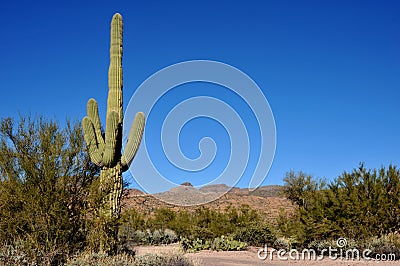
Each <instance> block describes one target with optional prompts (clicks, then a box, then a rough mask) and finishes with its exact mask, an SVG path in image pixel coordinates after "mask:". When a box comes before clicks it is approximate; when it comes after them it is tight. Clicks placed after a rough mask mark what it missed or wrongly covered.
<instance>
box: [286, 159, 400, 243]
mask: <svg viewBox="0 0 400 266" xmlns="http://www.w3.org/2000/svg"><path fill="white" fill-rule="evenodd" d="M284 181H285V185H284V193H285V194H286V196H287V197H288V198H289V199H290V200H291V201H292V202H293V203H294V204H295V205H296V206H297V207H296V210H295V213H294V214H292V215H291V216H290V217H286V218H283V219H280V220H281V221H280V222H279V223H278V227H279V231H280V234H281V235H282V236H285V237H294V238H296V239H298V240H299V242H302V243H303V244H304V245H307V244H309V243H310V242H311V241H314V240H324V239H338V238H339V237H345V238H347V239H355V240H356V241H359V240H363V239H368V238H370V237H373V236H377V237H381V236H384V235H387V234H390V233H392V232H395V231H397V230H398V225H399V224H400V216H399V215H397V213H399V211H400V171H399V170H398V169H397V168H396V167H395V166H392V165H390V166H389V167H388V168H384V167H382V168H381V169H378V170H375V169H373V170H367V169H366V168H365V167H364V165H363V164H361V165H360V167H359V168H357V169H354V170H353V171H352V172H350V173H347V172H344V173H343V174H342V175H341V176H339V177H338V178H336V179H335V180H334V181H332V182H330V183H329V184H328V185H327V184H326V183H325V182H323V181H318V180H314V179H312V178H311V177H309V176H306V175H304V174H302V173H300V174H297V175H296V174H293V173H292V174H289V175H288V176H287V178H285V179H284ZM282 216H283V215H282Z"/></svg>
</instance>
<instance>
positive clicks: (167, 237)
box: [120, 229, 179, 245]
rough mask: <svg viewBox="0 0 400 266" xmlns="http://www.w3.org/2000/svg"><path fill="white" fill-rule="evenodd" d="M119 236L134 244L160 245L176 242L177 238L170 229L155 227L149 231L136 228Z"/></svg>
mask: <svg viewBox="0 0 400 266" xmlns="http://www.w3.org/2000/svg"><path fill="white" fill-rule="evenodd" d="M120 238H123V239H124V241H126V242H131V243H134V244H136V245H161V244H172V243H176V242H178V240H179V238H178V236H177V234H176V233H175V232H174V231H173V230H171V229H164V230H163V229H157V230H154V231H151V230H150V229H147V230H143V231H142V230H136V231H134V232H130V233H129V235H123V232H121V234H120Z"/></svg>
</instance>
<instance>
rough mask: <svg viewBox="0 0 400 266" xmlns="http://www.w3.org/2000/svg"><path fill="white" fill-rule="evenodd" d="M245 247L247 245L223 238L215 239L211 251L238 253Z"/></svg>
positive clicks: (231, 238) (229, 238)
mask: <svg viewBox="0 0 400 266" xmlns="http://www.w3.org/2000/svg"><path fill="white" fill-rule="evenodd" d="M246 247H247V243H245V242H242V241H238V240H235V239H233V237H225V236H221V237H217V238H215V239H214V240H213V242H212V244H211V249H212V250H216V251H239V250H244V249H245V248H246Z"/></svg>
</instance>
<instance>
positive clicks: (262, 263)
mask: <svg viewBox="0 0 400 266" xmlns="http://www.w3.org/2000/svg"><path fill="white" fill-rule="evenodd" d="M257 251H258V248H256V247H251V248H249V249H248V250H246V251H210V250H203V251H201V252H195V253H186V254H185V255H184V256H185V257H188V258H191V259H192V260H193V262H194V263H195V264H196V265H206V266H228V265H232V266H247V265H255V266H266V265H268V266H280V265H296V266H300V265H305V266H306V265H307V266H310V265H311V266H316V265H327V266H334V265H341V266H355V265H371V266H372V265H376V266H381V265H400V261H395V262H393V261H362V260H360V261H359V260H357V261H349V260H340V259H337V260H331V259H329V258H325V259H323V260H318V261H315V260H306V261H304V260H303V261H301V260H279V259H278V258H277V257H274V258H273V260H271V259H269V258H267V259H265V260H261V259H259V258H258V256H257ZM182 252H183V251H182V250H181V249H180V248H179V245H177V244H174V245H167V246H139V247H136V253H137V254H138V255H143V254H146V253H157V254H163V253H164V254H165V253H182Z"/></svg>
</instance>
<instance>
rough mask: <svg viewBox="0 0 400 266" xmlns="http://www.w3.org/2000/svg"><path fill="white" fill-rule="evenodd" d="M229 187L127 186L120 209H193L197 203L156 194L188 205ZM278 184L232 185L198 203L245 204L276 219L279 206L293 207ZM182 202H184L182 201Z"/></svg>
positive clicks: (288, 209) (223, 206)
mask: <svg viewBox="0 0 400 266" xmlns="http://www.w3.org/2000/svg"><path fill="white" fill-rule="evenodd" d="M227 189H229V187H228V186H227V185H225V184H218V185H208V186H204V187H201V188H200V189H196V188H195V187H191V186H187V185H183V184H182V185H180V186H178V187H175V188H172V189H171V190H169V191H166V192H163V193H159V194H157V195H156V196H157V197H154V195H150V194H146V193H144V192H142V191H140V190H138V189H128V190H127V191H126V193H125V195H126V196H125V197H124V199H123V204H124V207H123V210H127V209H130V208H134V209H136V210H138V211H140V212H142V213H147V214H151V213H153V212H154V210H156V209H158V208H170V209H173V210H175V211H179V210H181V209H185V210H188V211H193V210H195V209H196V208H199V207H200V206H199V205H197V206H176V205H172V204H168V203H165V202H164V201H161V200H160V199H158V198H159V196H160V195H162V196H163V197H165V198H167V199H174V200H175V199H179V200H181V201H182V202H183V203H184V204H183V205H190V203H191V202H196V201H197V200H198V199H199V198H198V197H202V198H201V199H203V200H204V199H207V198H204V197H210V198H213V197H214V198H215V196H216V195H217V196H219V195H220V194H221V191H222V192H225V191H226V190H227ZM280 190H281V186H279V185H270V186H262V187H259V188H257V189H255V190H254V191H250V190H249V189H248V188H237V187H233V188H231V189H230V190H229V192H228V193H222V194H221V196H219V197H218V199H216V200H213V201H211V202H208V203H207V204H204V205H201V206H205V207H208V208H212V209H216V210H225V209H226V208H227V207H228V206H232V207H240V206H243V205H247V206H249V207H250V208H252V209H255V210H257V211H260V212H261V213H264V215H265V217H266V218H267V219H271V220H276V218H278V215H279V212H280V211H281V210H283V211H286V212H292V211H293V210H294V207H293V205H292V203H291V202H290V201H289V200H288V199H286V198H285V197H283V196H282V195H281V194H280ZM185 203H186V204H185Z"/></svg>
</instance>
